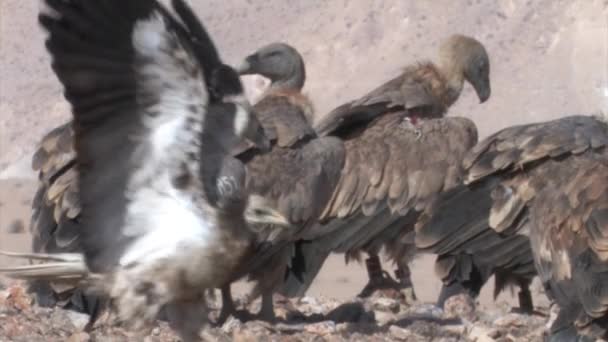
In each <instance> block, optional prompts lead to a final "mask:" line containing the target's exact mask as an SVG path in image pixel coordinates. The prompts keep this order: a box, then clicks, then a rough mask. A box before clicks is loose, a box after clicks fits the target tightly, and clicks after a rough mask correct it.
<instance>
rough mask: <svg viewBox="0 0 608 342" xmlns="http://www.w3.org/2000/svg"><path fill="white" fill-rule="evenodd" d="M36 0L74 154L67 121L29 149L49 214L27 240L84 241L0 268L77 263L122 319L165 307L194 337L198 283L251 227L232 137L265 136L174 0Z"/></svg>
mask: <svg viewBox="0 0 608 342" xmlns="http://www.w3.org/2000/svg"><path fill="white" fill-rule="evenodd" d="M45 2H46V5H47V6H48V9H45V11H44V12H43V13H42V14H41V15H40V23H41V24H42V26H43V27H44V28H45V29H46V31H47V32H48V33H49V37H48V39H47V42H46V46H47V49H48V51H49V53H50V54H51V57H52V66H53V70H54V72H55V74H56V75H57V77H58V79H59V81H60V82H61V83H62V85H63V86H64V89H65V97H66V99H67V100H68V101H69V102H70V104H71V107H72V114H73V123H72V126H71V127H72V128H73V136H74V139H73V140H74V143H73V147H74V151H75V155H71V153H70V152H69V149H70V142H69V141H70V140H71V135H72V132H71V128H70V126H64V127H61V128H60V129H59V130H57V131H55V132H53V133H51V134H50V135H49V136H47V137H46V138H45V142H46V143H47V144H46V145H44V146H43V148H42V149H41V150H40V151H39V153H37V155H36V157H35V159H34V166H35V167H36V168H39V169H40V170H41V173H42V174H41V182H42V184H43V187H42V188H41V190H40V191H39V193H38V196H37V199H36V201H37V203H39V206H38V207H37V208H36V210H35V211H36V212H35V213H34V225H39V224H43V225H48V226H53V225H55V228H52V229H51V230H48V231H40V234H38V235H37V237H36V239H35V244H36V245H37V247H38V248H41V249H42V248H47V249H49V250H52V249H54V248H55V247H58V248H68V249H69V248H72V247H74V245H73V243H74V241H75V240H74V239H78V244H79V246H78V247H74V248H77V249H78V248H79V249H80V251H81V252H82V254H80V253H68V254H58V255H52V254H49V255H44V254H33V255H30V256H32V257H37V258H42V259H47V260H53V259H55V260H58V261H59V262H58V263H55V264H52V263H51V264H47V265H44V266H42V267H36V266H35V265H34V266H33V267H30V268H28V267H26V268H17V269H16V270H13V272H10V270H5V271H9V274H12V275H14V276H18V277H22V278H27V277H28V276H30V275H32V274H38V275H40V272H44V271H46V272H47V274H51V275H53V276H54V277H57V276H60V277H61V278H64V279H67V278H70V277H76V278H78V277H80V278H82V277H83V275H84V278H85V280H86V282H87V283H88V284H89V285H90V286H92V287H94V288H96V289H98V290H100V291H101V292H102V293H103V294H104V295H105V296H107V297H108V298H110V299H111V300H112V301H113V302H114V306H115V307H116V309H117V311H118V315H119V317H120V318H121V319H122V320H124V321H125V322H127V323H130V324H132V325H133V326H135V327H145V326H147V325H148V324H149V323H150V322H151V321H152V320H153V319H154V318H155V317H156V316H157V314H158V311H159V310H160V308H161V307H166V308H167V313H168V316H169V319H170V322H171V323H172V326H173V327H174V328H175V329H176V330H177V331H178V333H179V334H180V336H181V337H182V339H183V340H184V341H198V340H200V337H199V334H198V333H199V329H200V327H201V325H202V324H203V323H204V315H201V314H200V310H202V309H203V308H204V305H203V304H204V302H203V301H202V299H203V296H202V294H203V291H204V290H205V289H207V288H214V287H219V286H221V285H222V284H224V283H225V282H226V281H227V280H228V279H229V278H230V276H231V274H232V272H233V271H234V270H235V269H236V267H237V265H238V264H239V262H240V261H241V258H242V257H243V256H244V255H245V254H246V252H247V250H248V248H249V247H250V245H251V243H252V241H253V238H254V236H253V234H252V233H251V231H250V229H249V228H248V225H247V223H246V221H245V217H244V212H245V208H246V206H247V204H248V202H249V201H248V200H249V195H248V192H247V191H246V189H245V182H246V170H245V167H244V165H243V164H242V163H241V162H240V161H238V160H237V159H235V158H233V157H231V156H230V151H231V149H232V148H233V147H234V146H235V145H236V144H237V143H238V142H239V141H241V139H243V138H245V139H249V140H250V141H252V142H253V143H254V144H256V146H258V147H259V148H261V149H267V148H268V147H269V141H268V139H267V137H266V136H265V135H264V134H263V129H262V127H261V125H260V124H259V122H258V121H257V120H256V119H255V117H253V116H252V115H251V113H250V106H249V104H248V102H247V101H246V99H245V97H244V94H243V89H242V86H241V83H240V80H239V77H238V74H237V72H236V71H235V70H233V69H232V68H230V67H228V66H226V65H224V64H223V63H222V62H221V60H220V58H219V56H218V54H217V51H216V49H215V46H214V44H213V42H212V41H211V39H210V37H209V36H208V35H207V33H206V31H205V29H204V28H203V26H202V24H201V23H200V22H198V19H197V18H196V17H195V16H194V14H193V13H192V11H191V10H190V9H189V8H188V7H187V5H186V4H185V3H184V2H183V1H181V0H174V1H173V2H172V3H173V7H174V10H175V11H176V12H177V13H178V15H179V20H181V22H180V21H178V19H176V18H175V17H174V16H173V15H171V14H170V13H169V12H168V10H167V9H165V8H164V7H163V6H162V5H161V4H159V3H157V2H156V1H149V0H138V1H123V0H107V1H84V0H82V1H79V0H46V1H45ZM54 137H55V138H54ZM62 137H63V138H62ZM53 141H54V142H53ZM53 150H55V151H58V152H57V153H56V154H55V155H54V156H49V152H51V153H50V154H53V153H52V151H53ZM70 155H71V156H70ZM74 166H75V169H74ZM76 174H77V175H76ZM70 179H71V180H70ZM76 193H77V194H76ZM66 223H67V224H66ZM71 224H75V225H76V226H71ZM44 229H46V228H44ZM26 256H27V255H26Z"/></svg>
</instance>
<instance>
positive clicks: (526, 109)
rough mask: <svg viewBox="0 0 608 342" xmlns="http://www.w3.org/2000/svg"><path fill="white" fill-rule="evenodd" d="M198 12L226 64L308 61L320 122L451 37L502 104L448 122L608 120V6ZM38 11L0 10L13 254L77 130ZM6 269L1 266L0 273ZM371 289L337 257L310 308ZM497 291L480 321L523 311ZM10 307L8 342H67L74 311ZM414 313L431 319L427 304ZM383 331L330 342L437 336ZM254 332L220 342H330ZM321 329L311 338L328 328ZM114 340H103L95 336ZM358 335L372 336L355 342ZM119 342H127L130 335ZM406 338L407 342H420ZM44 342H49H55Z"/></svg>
mask: <svg viewBox="0 0 608 342" xmlns="http://www.w3.org/2000/svg"><path fill="white" fill-rule="evenodd" d="M191 3H193V5H194V7H195V9H196V10H197V12H198V13H199V14H200V15H201V16H202V18H203V20H204V21H205V23H206V25H207V27H208V29H209V30H210V31H211V33H212V35H213V37H214V38H215V41H216V43H217V45H218V47H219V48H220V51H221V52H222V55H223V57H224V58H225V59H226V61H228V62H229V63H237V62H238V61H239V59H240V58H242V57H243V56H245V55H246V54H249V53H251V52H253V51H254V50H255V49H256V48H257V47H259V46H261V45H263V44H267V43H270V42H273V41H277V40H279V41H285V42H289V43H290V44H292V45H294V46H295V47H296V48H298V49H299V50H300V51H301V52H302V54H303V56H304V59H305V61H306V63H307V76H308V81H307V85H306V87H305V91H306V92H307V93H308V94H309V95H310V96H311V98H312V100H313V102H314V103H315V107H316V117H317V118H318V117H320V116H322V115H323V114H324V113H326V112H327V111H329V110H331V108H333V107H335V106H337V105H339V104H341V103H343V102H344V101H346V100H349V99H352V98H355V97H357V96H359V95H361V94H363V93H364V92H365V91H367V90H369V89H370V88H373V87H375V86H376V85H377V84H378V83H379V82H381V81H383V80H386V79H388V78H389V77H391V75H392V74H393V73H394V72H396V71H398V70H399V69H400V68H401V67H403V66H404V65H407V64H409V63H412V62H414V61H416V60H420V59H424V58H430V59H434V58H435V55H436V49H437V46H438V44H439V41H440V40H441V39H442V38H444V37H446V36H447V35H449V34H452V33H463V34H468V35H472V36H474V37H476V38H478V39H479V40H481V41H482V42H483V43H484V44H485V45H486V47H487V49H488V51H489V54H490V57H491V61H492V71H491V79H492V97H491V99H490V100H489V101H488V102H486V103H485V104H483V105H479V104H478V103H477V100H476V97H475V96H474V93H473V92H472V90H471V89H470V87H467V88H466V89H465V92H464V94H463V95H462V97H461V99H460V100H459V102H458V103H457V104H456V105H455V106H454V107H453V108H452V110H451V112H450V115H462V116H467V117H470V118H472V119H473V120H475V122H476V123H477V125H478V128H479V131H480V136H481V137H483V136H486V135H487V134H490V133H491V132H493V131H495V130H497V129H500V128H503V127H506V126H509V125H514V124H520V123H528V122H532V121H540V120H547V119H551V118H557V117H561V116H565V115H570V114H575V113H592V112H597V111H599V110H604V111H608V1H606V0H497V1H494V0H437V1H432V2H431V1H425V2H422V1H416V2H414V1H384V0H366V1H354V0H335V1H323V0H310V1H298V2H294V1H286V0H267V1H264V2H258V1H251V0H248V1H242V0H205V1H202V0H199V1H191ZM38 8H39V1H34V0H0V249H8V250H15V251H19V250H27V249H28V248H29V247H28V246H29V236H28V234H27V232H19V230H18V229H14V227H16V226H18V224H15V222H17V221H18V220H21V221H22V222H23V224H24V225H25V227H26V228H27V225H28V221H29V215H30V214H29V201H30V199H31V197H32V195H33V191H34V188H35V177H36V175H35V174H33V173H32V172H31V170H30V165H29V163H30V158H31V153H32V151H33V150H34V148H35V145H36V142H37V141H38V139H40V137H41V135H42V134H43V133H44V132H46V131H47V130H49V129H50V128H52V127H54V126H56V125H58V124H60V123H62V122H64V121H65V120H67V119H68V118H69V111H68V106H67V104H66V103H65V101H64V100H63V98H62V96H61V90H60V87H59V84H58V82H56V80H55V78H54V76H53V75H52V73H51V70H50V67H49V59H48V56H47V55H46V53H45V51H44V45H43V39H44V35H43V34H42V32H41V30H40V29H39V27H38V25H37V24H36V14H37V11H38ZM245 83H246V84H247V86H248V91H249V94H250V95H251V96H252V97H253V98H255V96H256V94H259V93H260V90H261V89H263V86H264V84H265V82H264V81H263V80H262V79H260V78H259V77H247V78H245ZM26 230H27V229H26ZM432 261H433V257H432V256H423V257H420V258H419V259H418V260H416V261H415V263H414V265H413V276H414V283H415V287H416V291H417V294H418V296H419V298H420V300H421V303H425V302H427V303H429V302H432V301H433V300H434V299H435V298H436V296H437V293H438V290H439V287H440V284H439V282H438V281H437V279H436V277H435V276H434V274H433V266H432V265H433V263H432ZM5 262H6V260H5V259H2V258H0V265H2V264H5ZM365 277H366V275H365V273H364V270H363V269H362V268H361V267H360V266H359V265H356V264H351V265H348V266H345V265H344V262H343V259H342V257H341V256H335V257H332V258H331V259H330V260H329V261H328V263H327V264H326V266H325V267H324V269H323V272H322V273H321V274H320V275H319V277H318V279H317V281H316V282H315V284H314V286H313V288H312V289H311V290H310V291H309V293H308V295H309V296H311V297H312V298H325V299H318V301H319V303H320V304H319V305H320V306H322V307H324V308H325V309H323V310H321V312H323V313H327V311H329V310H331V308H333V307H335V306H338V305H339V304H341V303H343V302H345V301H348V300H351V299H352V298H353V296H354V295H355V294H356V293H357V292H358V291H359V290H360V289H361V288H362V286H363V284H364V282H365ZM491 287H492V286H491V285H490V286H486V288H485V289H484V291H483V293H482V295H481V297H480V309H479V310H480V312H482V313H484V315H489V316H491V315H493V313H495V314H496V315H498V314H499V313H504V312H506V311H507V310H508V306H509V305H510V304H513V297H512V296H510V295H509V294H505V295H502V296H501V297H499V298H498V302H497V304H496V303H494V301H493V300H492V298H491V296H490V294H491V291H492V288H491ZM246 288H247V286H246V285H245V284H241V286H240V287H239V289H238V290H239V292H240V293H243V291H244V290H245V289H246ZM537 292H538V291H537ZM4 295H6V292H5V293H4ZM9 297H10V296H9ZM24 300H25V299H24ZM6 301H7V298H1V297H0V303H2V304H1V305H3V306H2V307H0V341H5V340H22V341H25V340H27V341H35V340H36V339H33V337H32V336H34V335H27V336H29V337H31V338H32V339H28V337H27V336H25V337H22V338H21V339H19V338H18V337H16V336H18V335H19V334H20V332H27V333H34V332H35V331H38V330H40V331H42V333H43V334H45V333H48V334H50V335H48V336H50V337H49V339H50V340H53V339H54V340H65V339H66V336H70V335H71V334H72V333H73V332H74V328H73V327H70V326H69V325H70V324H71V323H68V321H67V320H66V319H65V315H66V313H65V312H60V311H53V310H50V311H49V310H46V309H39V308H35V307H34V308H31V309H30V308H28V309H26V310H24V311H23V312H22V311H21V310H20V309H15V308H13V307H12V305H13V304H10V303H9V304H7V302H6ZM535 301H536V303H538V304H539V305H541V306H546V305H547V303H546V299H545V298H544V296H543V295H542V294H540V293H537V295H536V296H535ZM9 302H10V301H9ZM417 308H419V309H420V310H430V309H425V308H426V307H425V306H424V305H423V304H419V305H418V306H417ZM296 309H298V310H299V311H302V312H304V313H306V310H307V309H304V308H302V307H300V306H298V307H297V308H296ZM407 310H409V309H404V308H400V311H399V312H398V313H397V314H395V313H391V315H392V316H391V317H392V318H393V319H395V320H397V321H398V320H400V319H402V316H400V315H407ZM416 310H418V309H416ZM431 311H432V310H431ZM380 316H383V315H382V314H380ZM489 316H488V317H489ZM403 317H406V316H403ZM492 317H498V316H492ZM383 319H386V315H384V318H383ZM484 319H485V318H484ZM522 319H523V318H522ZM525 319H530V320H540V319H537V318H534V317H532V318H525ZM15 320H17V321H16V322H15V324H17V325H16V328H14V329H16V330H12V333H11V334H12V335H11V336H13V337H9V335H6V334H7V332H6V327H7V326H9V325H7V324H8V323H10V322H13V321H15ZM406 321H407V322H411V321H410V320H406ZM382 322H383V323H381V324H380V325H378V324H371V326H372V327H371V328H370V327H369V326H370V325H369V324H368V323H361V322H354V323H352V322H351V323H348V324H347V325H344V323H342V324H336V325H335V326H332V327H333V328H327V329H330V330H332V329H333V330H332V331H333V332H332V333H331V334H329V335H327V336H342V337H344V336H350V337H351V338H353V339H363V338H370V339H371V338H372V337H373V338H376V339H380V338H383V337H390V338H391V339H399V338H400V337H397V336H401V337H403V336H406V335H404V334H409V333H412V334H414V335H415V334H418V335H420V336H423V337H425V338H426V337H428V336H427V335H425V334H424V333H419V332H417V331H418V330H417V329H419V328H418V327H416V326H414V328H412V327H411V326H410V324H409V323H407V324H405V326H406V328H405V329H406V330H408V331H409V332H406V333H404V332H402V331H400V330H397V328H392V331H391V328H389V326H390V325H383V324H386V322H387V321H386V320H384V321H382ZM414 322H419V320H414ZM483 322H485V323H483V324H481V326H484V324H486V325H487V324H489V323H488V322H491V319H489V318H488V319H486V321H483ZM535 322H536V321H535ZM64 323H65V325H64ZM536 323H538V322H536ZM536 323H534V324H536ZM248 324H250V325H251V326H249V325H240V324H236V323H234V324H233V326H230V327H228V328H226V329H223V328H222V329H223V330H222V329H219V330H217V329H216V330H217V331H215V330H214V331H215V332H213V331H212V333H213V334H216V333H217V336H219V337H217V338H218V339H223V338H230V337H234V338H235V340H238V339H240V340H242V341H245V340H248V338H249V339H251V336H250V335H247V334H249V332H250V331H253V334H256V333H255V331H263V332H264V333H263V334H262V333H261V335H260V336H271V335H272V336H279V335H280V336H283V337H284V338H285V339H290V338H296V337H301V338H302V339H305V340H312V339H314V338H313V337H315V336H318V335H319V334H316V333H308V332H303V331H297V329H296V331H295V332H294V331H289V332H286V331H284V330H281V329H280V328H276V327H274V328H273V327H267V326H264V325H263V324H261V323H259V324H258V323H248ZM256 324H257V325H256ZM415 324H418V323H415ZM415 324H414V325H415ZM429 324H430V323H429ZM433 324H434V323H433ZM433 324H430V325H424V324H423V326H422V327H421V328H420V329H422V330H424V329H427V330H429V329H430V330H429V331H432V330H433V329H435V328H436V326H435V325H433ZM531 324H532V323H531ZM534 324H532V326H535V325H534ZM321 325H322V324H321ZM321 325H319V326H317V325H312V328H302V329H304V330H306V329H317V328H318V329H321V330H322V329H325V328H322V327H321ZM330 325H331V324H330ZM402 325H404V324H401V325H399V324H397V325H396V326H402ZM458 325H459V324H456V326H458ZM19 326H21V328H19ZM429 326H430V327H432V328H428V327H429ZM473 326H474V325H466V326H465V328H464V329H465V330H463V331H460V332H461V334H460V335H462V336H469V337H470V335H471V332H470V330H471V329H472V327H473ZM368 328H369V329H372V330H371V331H372V333H369V331H367V330H366V329H368ZM11 329H12V328H11ZM108 329H110V328H108ZM256 329H257V330H256ZM289 329H290V328H289ZM289 329H287V330H289ZM374 329H377V330H374ZM420 329H419V330H420ZM438 329H439V328H438ZM442 329H443V328H441V329H439V330H442ZM454 329H456V330H457V331H459V330H458V329H460V328H454ZM110 330H112V329H110ZM110 330H100V331H98V332H96V333H94V334H93V336H94V337H95V336H101V335H103V334H104V333H106V332H108V333H109V332H111V331H110ZM358 330H362V331H365V332H366V333H355V332H354V331H358ZM532 330H534V329H532V328H531V330H530V331H532ZM165 331H166V330H165V329H164V328H163V329H160V332H159V334H160V335H162V336H160V337H159V336H155V337H153V339H152V340H158V339H162V338H164V337H163V336H165V335H163V334H165ZM112 333H114V332H112ZM530 333H531V332H530ZM62 334H63V335H62ZM116 334H118V332H116ZM273 334H274V335H273ZM306 334H308V335H306ZM357 334H359V335H357ZM383 334H384V335H383ZM501 334H502V333H501ZM523 334H524V335H525V334H527V332H523ZM320 335H323V334H320ZM448 335H449V334H448ZM113 336H114V337H115V338H116V339H118V340H120V339H119V338H118V337H117V336H119V335H113ZM247 336H249V337H247ZM253 336H254V337H255V336H257V335H253ZM407 336H409V335H407ZM407 336H406V338H404V339H405V340H416V338H418V337H416V336H414V337H411V338H409V337H407ZM441 336H443V335H441ZM450 336H451V335H450ZM501 336H503V337H504V336H506V335H501ZM514 336H519V335H514ZM80 337H83V336H80ZM161 337H162V338H161ZM444 337H446V338H449V336H447V335H446V336H444ZM469 337H467V338H469ZM41 338H42V337H38V340H45V339H41ZM45 338H46V337H45ZM75 338H79V337H78V336H76V337H75ZM108 338H109V337H108ZM425 338H423V339H422V340H425ZM442 338H443V337H442ZM116 339H113V340H116ZM124 339H127V337H124ZM338 339H339V338H338V337H336V339H335V340H338ZM100 340H103V339H100ZM106 340H107V339H106ZM162 340H164V339H162ZM426 340H428V338H427V339H426ZM447 340H449V339H447ZM447 340H446V341H447ZM478 340H480V341H481V338H480V339H478ZM517 340H518V341H519V340H520V339H519V338H518V339H517ZM72 341H78V339H74V340H72ZM484 341H485V340H484Z"/></svg>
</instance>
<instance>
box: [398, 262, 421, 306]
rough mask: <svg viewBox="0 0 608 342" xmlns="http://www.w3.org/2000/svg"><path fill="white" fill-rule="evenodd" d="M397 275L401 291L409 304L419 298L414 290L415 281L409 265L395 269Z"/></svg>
mask: <svg viewBox="0 0 608 342" xmlns="http://www.w3.org/2000/svg"><path fill="white" fill-rule="evenodd" d="M395 276H396V277H397V279H399V286H400V289H399V290H400V292H401V293H402V294H403V296H404V300H405V302H406V303H408V304H412V303H414V302H415V301H417V300H418V298H417V297H416V291H414V283H413V282H412V277H411V272H410V268H409V266H407V265H405V266H403V267H399V268H397V269H396V270H395Z"/></svg>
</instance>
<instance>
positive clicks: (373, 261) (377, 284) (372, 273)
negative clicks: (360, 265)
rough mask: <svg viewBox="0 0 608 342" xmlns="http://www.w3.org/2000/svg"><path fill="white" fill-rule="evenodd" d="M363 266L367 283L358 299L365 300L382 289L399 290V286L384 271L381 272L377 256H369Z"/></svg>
mask: <svg viewBox="0 0 608 342" xmlns="http://www.w3.org/2000/svg"><path fill="white" fill-rule="evenodd" d="M365 266H366V267H367V275H368V277H369V281H368V283H367V285H365V287H364V288H363V290H362V291H361V293H359V297H360V298H367V297H369V296H371V295H372V294H373V293H374V292H376V291H378V290H383V289H395V290H399V288H400V285H399V283H398V282H397V281H395V280H394V279H393V278H391V276H390V275H389V274H388V273H387V272H386V271H384V270H382V264H381V263H380V258H379V257H378V255H377V254H375V253H374V254H372V253H370V254H369V258H367V260H365Z"/></svg>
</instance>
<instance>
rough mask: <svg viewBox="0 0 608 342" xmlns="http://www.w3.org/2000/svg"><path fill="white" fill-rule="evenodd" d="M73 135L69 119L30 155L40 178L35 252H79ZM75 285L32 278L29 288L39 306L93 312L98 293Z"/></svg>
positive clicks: (33, 230) (34, 203) (35, 210)
mask: <svg viewBox="0 0 608 342" xmlns="http://www.w3.org/2000/svg"><path fill="white" fill-rule="evenodd" d="M73 137H74V132H73V129H72V125H71V122H69V123H66V124H63V125H61V126H58V127H57V128H55V129H53V130H52V131H50V132H49V133H47V134H46V135H45V136H44V137H43V138H42V139H41V141H40V143H39V146H38V149H37V150H36V151H35V152H34V155H33V157H32V169H33V170H34V171H38V179H39V183H38V189H37V191H36V195H35V196H34V199H33V200H32V217H31V222H30V232H31V234H32V250H33V251H34V252H39V253H59V252H63V253H66V252H69V253H75V252H82V246H81V241H80V239H79V232H80V229H79V226H80V219H79V215H80V209H81V208H80V202H79V195H78V172H77V170H76V167H75V160H76V159H75V158H76V152H75V151H74V148H73V146H72V141H73ZM77 284H78V282H72V281H69V282H61V281H50V282H47V281H41V280H34V281H32V282H31V283H30V285H29V291H31V292H33V293H34V294H35V295H36V301H37V303H38V304H39V305H42V306H53V305H60V306H62V307H64V308H69V309H74V310H77V311H81V312H87V313H90V314H92V315H95V314H96V313H97V307H98V303H99V302H98V298H97V296H94V295H84V294H83V293H82V291H81V290H80V289H78V288H77Z"/></svg>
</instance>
